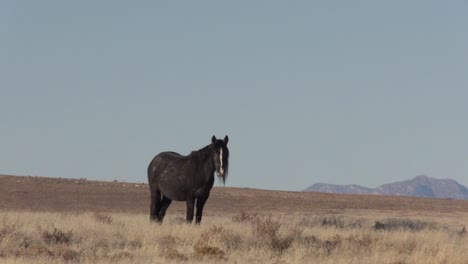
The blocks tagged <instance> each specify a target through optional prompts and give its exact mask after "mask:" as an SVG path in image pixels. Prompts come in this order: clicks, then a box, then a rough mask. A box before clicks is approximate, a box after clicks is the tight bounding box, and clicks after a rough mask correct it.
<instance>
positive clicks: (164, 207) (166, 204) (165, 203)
mask: <svg viewBox="0 0 468 264" xmlns="http://www.w3.org/2000/svg"><path fill="white" fill-rule="evenodd" d="M171 202H172V200H171V199H169V198H167V197H166V196H164V195H163V197H162V200H161V204H160V208H159V213H158V217H159V221H161V222H162V221H163V219H164V216H165V215H166V210H167V208H168V207H169V205H170V204H171Z"/></svg>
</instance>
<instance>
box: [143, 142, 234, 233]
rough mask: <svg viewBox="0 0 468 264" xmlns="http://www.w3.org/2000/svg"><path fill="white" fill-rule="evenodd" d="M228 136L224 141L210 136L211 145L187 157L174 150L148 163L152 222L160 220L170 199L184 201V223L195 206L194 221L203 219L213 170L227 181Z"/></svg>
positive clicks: (189, 217)
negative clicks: (185, 210)
mask: <svg viewBox="0 0 468 264" xmlns="http://www.w3.org/2000/svg"><path fill="white" fill-rule="evenodd" d="M228 141H229V138H228V136H225V137H224V139H223V140H219V139H216V137H215V136H213V137H212V138H211V144H210V145H208V146H206V147H204V148H202V149H200V150H196V151H192V153H190V154H189V155H188V156H183V155H180V154H178V153H175V152H161V153H159V154H158V155H157V156H156V157H154V158H153V160H152V161H151V163H150V164H149V166H148V182H149V187H150V191H151V208H150V219H151V221H156V222H160V223H161V222H162V221H163V219H164V216H165V215H166V210H167V208H168V207H169V205H170V204H171V202H172V200H175V201H186V203H187V218H186V220H187V223H192V221H193V212H194V206H195V204H196V206H197V215H196V220H195V223H197V224H199V223H200V222H201V219H202V214H203V206H204V205H205V202H206V200H207V199H208V196H209V195H210V190H211V188H212V187H213V183H214V172H215V171H216V173H217V174H218V177H220V178H221V179H222V180H223V183H225V182H226V178H227V174H228V164H229V163H228V162H229V150H228V148H227V143H228Z"/></svg>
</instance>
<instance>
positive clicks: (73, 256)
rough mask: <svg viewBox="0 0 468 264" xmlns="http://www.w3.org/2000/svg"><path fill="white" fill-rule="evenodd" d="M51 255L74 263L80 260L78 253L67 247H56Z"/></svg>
mask: <svg viewBox="0 0 468 264" xmlns="http://www.w3.org/2000/svg"><path fill="white" fill-rule="evenodd" d="M53 254H54V256H58V257H62V258H63V259H64V260H65V261H75V260H79V258H80V253H78V252H77V251H75V250H73V249H71V248H69V247H67V246H58V247H56V248H55V249H54V252H53Z"/></svg>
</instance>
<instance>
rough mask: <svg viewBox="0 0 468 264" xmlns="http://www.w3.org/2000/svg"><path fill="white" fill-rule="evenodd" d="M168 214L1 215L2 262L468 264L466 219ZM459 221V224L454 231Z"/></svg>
mask: <svg viewBox="0 0 468 264" xmlns="http://www.w3.org/2000/svg"><path fill="white" fill-rule="evenodd" d="M203 220H204V222H203V223H202V225H201V226H196V225H188V224H185V223H184V221H183V219H180V218H178V217H174V216H172V217H171V216H168V217H167V219H166V220H165V222H164V223H163V224H162V225H158V224H151V223H150V222H149V219H148V216H147V215H131V214H107V213H32V212H0V263H47V264H49V263H185V262H187V263H334V264H340V263H347V264H349V263H363V264H365V263H384V264H385V263H388V264H404V263H408V264H409V263H437V264H440V263H447V264H449V263H450V264H452V263H454V264H456V263H468V235H467V234H466V233H463V232H461V227H462V224H463V222H464V221H466V220H467V217H466V216H465V215H463V216H454V218H450V219H449V220H447V219H445V218H442V217H431V218H428V217H421V218H417V217H414V216H413V217H410V218H407V217H401V218H398V217H396V218H395V217H391V218H390V217H382V216H381V215H371V216H366V217H363V216H361V217H356V216H350V215H323V216H288V215H255V214H252V213H246V212H240V213H239V214H238V215H234V216H218V217H213V216H211V217H210V216H207V217H205V218H204V219H203ZM454 223H456V225H454Z"/></svg>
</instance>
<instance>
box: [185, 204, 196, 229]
mask: <svg viewBox="0 0 468 264" xmlns="http://www.w3.org/2000/svg"><path fill="white" fill-rule="evenodd" d="M194 207H195V197H190V198H187V219H186V220H187V223H189V224H191V223H192V221H193V209H194Z"/></svg>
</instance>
